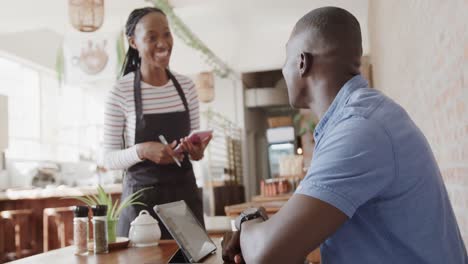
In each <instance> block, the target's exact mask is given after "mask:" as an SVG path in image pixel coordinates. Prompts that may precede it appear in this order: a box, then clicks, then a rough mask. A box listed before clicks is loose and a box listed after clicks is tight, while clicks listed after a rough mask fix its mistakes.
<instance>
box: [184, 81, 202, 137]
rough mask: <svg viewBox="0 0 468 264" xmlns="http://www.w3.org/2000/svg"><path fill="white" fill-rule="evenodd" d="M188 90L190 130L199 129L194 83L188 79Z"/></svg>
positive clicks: (197, 103)
mask: <svg viewBox="0 0 468 264" xmlns="http://www.w3.org/2000/svg"><path fill="white" fill-rule="evenodd" d="M188 85H189V90H188V100H187V101H188V105H189V112H190V130H191V131H194V130H197V129H200V109H199V102H198V94H197V89H196V88H195V83H194V82H193V81H190V83H189V84H188Z"/></svg>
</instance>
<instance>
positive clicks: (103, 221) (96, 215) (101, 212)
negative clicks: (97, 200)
mask: <svg viewBox="0 0 468 264" xmlns="http://www.w3.org/2000/svg"><path fill="white" fill-rule="evenodd" d="M92 210H93V235H94V253H95V254H103V253H107V252H109V249H108V242H107V206H106V205H96V206H93V208H92Z"/></svg>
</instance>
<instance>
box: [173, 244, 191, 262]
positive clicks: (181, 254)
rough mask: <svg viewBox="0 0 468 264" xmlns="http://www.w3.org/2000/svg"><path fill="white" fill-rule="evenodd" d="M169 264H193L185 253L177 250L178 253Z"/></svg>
mask: <svg viewBox="0 0 468 264" xmlns="http://www.w3.org/2000/svg"><path fill="white" fill-rule="evenodd" d="M168 263H191V262H190V261H189V260H188V258H187V257H186V256H185V254H184V252H183V251H182V250H180V248H179V249H178V250H177V252H176V253H175V254H174V255H173V256H172V258H171V259H170V260H169V262H168Z"/></svg>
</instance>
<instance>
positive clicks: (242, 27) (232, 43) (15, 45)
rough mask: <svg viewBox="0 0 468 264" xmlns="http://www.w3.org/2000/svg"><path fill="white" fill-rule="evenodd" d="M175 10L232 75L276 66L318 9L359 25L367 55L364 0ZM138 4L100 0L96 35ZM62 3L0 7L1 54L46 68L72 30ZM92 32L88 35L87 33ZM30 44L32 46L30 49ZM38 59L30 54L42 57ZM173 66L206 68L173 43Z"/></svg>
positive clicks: (201, 3)
mask: <svg viewBox="0 0 468 264" xmlns="http://www.w3.org/2000/svg"><path fill="white" fill-rule="evenodd" d="M170 3H171V5H173V6H174V7H175V12H176V13H177V14H178V15H179V17H180V18H181V19H182V20H183V21H184V22H185V23H186V24H187V25H188V26H189V27H190V28H191V29H192V31H193V32H194V33H196V34H197V35H198V37H199V38H200V39H202V40H203V41H204V42H205V43H206V44H207V45H208V47H210V48H211V49H212V50H213V51H214V52H215V53H216V54H217V55H219V57H221V58H222V59H223V60H224V61H226V62H227V63H228V64H229V65H230V66H231V67H233V68H234V69H235V70H237V71H258V70H267V69H274V68H279V67H280V66H281V65H282V63H283V60H284V45H285V43H286V41H287V39H288V36H289V33H290V31H291V29H292V27H293V26H294V24H295V22H296V21H297V20H298V19H299V18H300V17H301V16H303V15H304V14H305V13H307V12H308V11H310V10H312V9H314V8H317V7H320V6H328V5H333V6H340V7H343V8H345V9H347V10H349V11H350V12H351V13H353V14H354V15H355V16H356V17H357V18H358V20H359V21H360V23H361V27H362V32H363V47H364V52H365V53H367V52H368V33H367V17H368V0H289V1H284V0H171V1H170ZM148 5H151V3H150V2H148V1H143V0H105V20H104V25H103V27H102V28H101V29H100V30H99V32H118V31H120V29H121V28H122V26H123V25H124V23H125V20H126V17H127V16H128V14H129V13H130V12H131V10H133V9H134V8H138V7H142V6H148ZM67 12H68V1H66V0H42V1H37V0H23V1H8V2H7V3H5V2H4V3H3V5H2V8H1V9H0V51H1V50H3V51H4V52H8V53H13V54H15V55H16V56H19V57H25V59H29V60H31V61H33V62H35V63H38V64H41V65H44V66H45V67H48V68H50V67H51V66H52V68H53V65H54V63H55V54H56V47H58V46H59V45H60V43H61V38H63V36H64V35H65V36H66V35H67V34H69V33H70V32H73V31H74V29H73V28H72V27H71V25H70V24H69V22H68V13H67ZM90 34H92V33H90ZM31 43H34V46H33V47H38V48H35V49H31ZM41 52H42V54H41V55H34V54H35V53H41ZM171 63H172V67H173V68H176V69H177V70H178V71H179V72H181V73H185V74H191V73H196V72H199V71H201V70H205V69H208V68H207V66H206V65H204V63H203V61H202V60H201V59H200V58H199V55H198V54H197V53H194V52H193V50H192V49H190V48H188V47H186V46H185V45H184V44H183V43H181V42H180V41H177V40H176V44H175V48H174V52H173V57H172V62H171Z"/></svg>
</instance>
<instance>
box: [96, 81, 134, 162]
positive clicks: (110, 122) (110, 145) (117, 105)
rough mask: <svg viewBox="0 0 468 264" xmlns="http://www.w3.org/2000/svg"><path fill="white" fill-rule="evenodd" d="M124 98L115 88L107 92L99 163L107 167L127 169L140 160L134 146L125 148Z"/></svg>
mask: <svg viewBox="0 0 468 264" xmlns="http://www.w3.org/2000/svg"><path fill="white" fill-rule="evenodd" d="M124 104H125V98H124V97H123V96H122V95H121V94H120V93H119V90H118V89H117V88H114V89H113V90H112V91H110V92H109V95H108V97H107V102H106V105H105V111H104V142H103V151H102V160H101V162H100V163H101V165H102V166H104V167H105V168H107V169H111V170H112V169H114V170H117V169H127V168H129V167H131V166H132V165H134V164H136V163H138V162H140V161H141V159H140V158H139V157H138V153H137V150H136V146H132V147H129V148H125V146H124V140H123V137H124V129H125V111H124Z"/></svg>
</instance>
